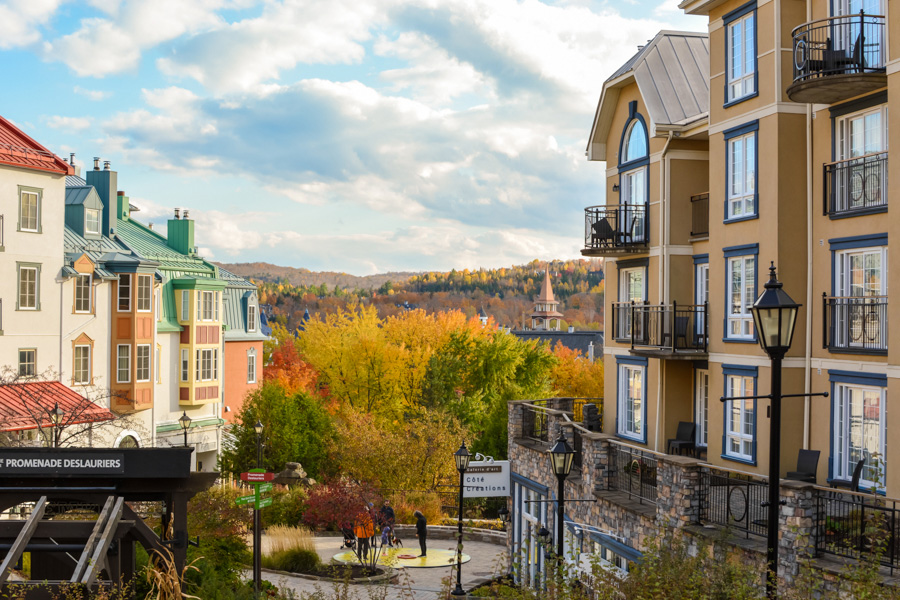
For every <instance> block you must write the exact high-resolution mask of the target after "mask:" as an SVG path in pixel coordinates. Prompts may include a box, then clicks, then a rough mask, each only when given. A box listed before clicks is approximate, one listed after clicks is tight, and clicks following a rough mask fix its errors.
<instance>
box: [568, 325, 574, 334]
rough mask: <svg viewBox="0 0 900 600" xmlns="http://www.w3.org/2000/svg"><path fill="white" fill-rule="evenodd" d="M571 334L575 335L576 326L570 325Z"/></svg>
mask: <svg viewBox="0 0 900 600" xmlns="http://www.w3.org/2000/svg"><path fill="white" fill-rule="evenodd" d="M569 333H575V326H574V325H569Z"/></svg>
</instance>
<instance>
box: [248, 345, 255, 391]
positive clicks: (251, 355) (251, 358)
mask: <svg viewBox="0 0 900 600" xmlns="http://www.w3.org/2000/svg"><path fill="white" fill-rule="evenodd" d="M247 383H256V348H250V349H249V350H247Z"/></svg>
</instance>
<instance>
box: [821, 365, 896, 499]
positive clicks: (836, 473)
mask: <svg viewBox="0 0 900 600" xmlns="http://www.w3.org/2000/svg"><path fill="white" fill-rule="evenodd" d="M829 375H830V376H831V380H832V384H833V386H834V400H833V402H832V406H833V410H834V415H833V417H832V418H833V424H834V425H833V435H834V438H833V439H832V465H833V466H832V469H833V473H832V476H833V477H834V479H840V480H845V481H849V480H850V479H852V477H853V470H854V469H855V468H856V464H857V463H858V462H859V461H860V460H863V461H864V462H863V470H862V474H861V476H860V480H859V483H860V485H861V486H865V487H876V486H882V487H883V486H884V477H885V464H884V456H885V454H884V452H885V432H884V426H885V390H886V388H885V385H887V378H886V377H885V376H884V375H874V376H871V377H867V376H863V375H862V374H861V373H848V372H843V371H829Z"/></svg>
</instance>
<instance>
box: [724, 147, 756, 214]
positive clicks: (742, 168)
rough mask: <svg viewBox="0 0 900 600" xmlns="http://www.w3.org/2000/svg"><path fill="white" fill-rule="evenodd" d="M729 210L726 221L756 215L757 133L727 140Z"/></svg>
mask: <svg viewBox="0 0 900 600" xmlns="http://www.w3.org/2000/svg"><path fill="white" fill-rule="evenodd" d="M726 144H727V145H728V146H727V148H728V157H727V161H728V163H727V164H728V209H727V214H726V219H741V218H745V217H752V216H755V215H756V132H755V131H754V132H751V133H748V134H746V135H742V136H740V137H734V138H731V139H729V140H727V142H726Z"/></svg>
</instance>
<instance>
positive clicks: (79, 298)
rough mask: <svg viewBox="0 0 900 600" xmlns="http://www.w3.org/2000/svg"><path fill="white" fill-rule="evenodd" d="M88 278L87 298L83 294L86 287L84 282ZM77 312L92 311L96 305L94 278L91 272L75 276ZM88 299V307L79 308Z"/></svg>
mask: <svg viewBox="0 0 900 600" xmlns="http://www.w3.org/2000/svg"><path fill="white" fill-rule="evenodd" d="M85 280H87V298H85V297H84V296H83V293H84V291H85V287H84V284H83V282H84V281H85ZM74 283H75V312H76V313H90V312H91V311H92V310H93V307H94V298H93V296H94V286H93V278H92V277H91V274H90V273H79V274H78V275H76V276H75V282H74ZM85 300H87V308H79V304H82V305H83V304H84V301H85Z"/></svg>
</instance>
